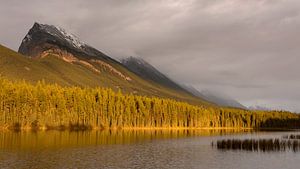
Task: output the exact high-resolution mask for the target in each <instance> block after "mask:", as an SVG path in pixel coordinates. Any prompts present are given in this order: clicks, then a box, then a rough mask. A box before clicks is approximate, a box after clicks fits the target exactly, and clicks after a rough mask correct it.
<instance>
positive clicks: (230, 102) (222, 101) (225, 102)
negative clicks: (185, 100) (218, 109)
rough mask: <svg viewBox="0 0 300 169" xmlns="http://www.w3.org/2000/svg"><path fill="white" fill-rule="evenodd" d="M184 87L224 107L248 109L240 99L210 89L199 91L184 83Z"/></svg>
mask: <svg viewBox="0 0 300 169" xmlns="http://www.w3.org/2000/svg"><path fill="white" fill-rule="evenodd" d="M182 86H183V88H185V89H186V90H188V91H189V92H190V93H192V94H194V95H195V96H198V97H200V98H202V99H205V100H207V101H209V102H212V103H215V104H217V105H219V106H224V107H235V108H241V109H247V107H245V106H244V105H242V104H241V103H239V102H238V101H236V100H234V99H232V98H230V97H228V96H226V95H224V94H220V93H217V92H212V91H209V90H204V91H201V92H200V91H198V90H197V89H195V88H194V87H192V86H187V85H182Z"/></svg>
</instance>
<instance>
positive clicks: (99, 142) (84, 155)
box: [0, 130, 300, 169]
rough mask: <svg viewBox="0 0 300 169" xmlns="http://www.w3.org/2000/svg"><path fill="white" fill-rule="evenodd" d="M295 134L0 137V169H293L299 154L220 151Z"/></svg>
mask: <svg viewBox="0 0 300 169" xmlns="http://www.w3.org/2000/svg"><path fill="white" fill-rule="evenodd" d="M295 133H296V132H262V131H261V132H254V131H233V130H135V131H130V130H120V131H84V132H70V131H39V132H32V131H22V132H13V131H2V132H0V168H21V169H22V168H24V169H25V168H26V169H27V168H41V169H47V168H153V169H157V168H166V169H169V168H170V169H173V168H187V169H193V168H200V169H219V168H220V169H254V168H257V169H282V168H284V169H295V168H298V167H299V160H300V153H299V152H296V153H295V152H292V151H281V152H249V151H230V150H226V151H224V150H218V149H216V148H215V147H212V145H211V143H212V141H217V140H219V139H228V138H237V139H241V138H282V136H284V135H287V134H295Z"/></svg>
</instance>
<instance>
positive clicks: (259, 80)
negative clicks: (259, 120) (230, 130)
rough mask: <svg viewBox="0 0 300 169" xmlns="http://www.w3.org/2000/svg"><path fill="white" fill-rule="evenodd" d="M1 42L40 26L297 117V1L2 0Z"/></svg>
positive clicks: (13, 44)
mask: <svg viewBox="0 0 300 169" xmlns="http://www.w3.org/2000/svg"><path fill="white" fill-rule="evenodd" d="M0 4H1V6H0V43H1V44H4V45H5V46H7V47H10V48H12V49H14V50H17V49H18V46H19V44H20V42H21V40H22V39H23V37H24V36H25V34H26V33H27V31H28V30H29V29H30V28H31V27H32V25H33V23H34V22H35V21H37V22H40V23H46V24H53V25H57V26H60V27H63V28H65V29H66V30H68V31H69V32H71V33H73V34H75V35H77V36H78V37H79V38H80V39H81V40H82V41H84V42H86V43H88V44H90V45H91V46H94V47H95V48H97V49H99V50H100V51H102V52H104V53H106V54H108V55H110V56H111V57H113V58H116V59H118V58H122V57H127V56H139V57H142V58H144V59H145V60H146V61H148V62H150V63H151V64H153V65H154V66H155V67H157V68H158V69H159V70H161V71H162V72H163V73H165V74H167V75H168V76H169V77H171V78H173V79H175V80H177V81H179V82H182V83H185V84H190V85H193V86H194V87H196V88H198V89H199V90H204V89H209V90H213V91H216V92H221V93H223V94H226V95H228V96H230V97H232V98H235V99H237V100H238V101H240V102H241V103H242V104H244V105H246V106H251V105H262V106H267V107H272V108H276V109H288V110H292V111H298V112H300V55H299V54H300V1H299V0H194V1H193V0H182V1H171V0H170V1H168V0H166V1H155V0H151V1H150V0H148V1H146V0H144V1H138V0H136V1H126V0H115V1H112V0H107V1H99V0H89V1H86V0H72V1H66V0H65V1H61V0H49V1H40V0H26V1H20V0H0Z"/></svg>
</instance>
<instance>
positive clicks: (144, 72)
mask: <svg viewBox="0 0 300 169" xmlns="http://www.w3.org/2000/svg"><path fill="white" fill-rule="evenodd" d="M121 63H122V64H123V65H125V66H126V67H127V69H129V70H131V71H132V72H133V73H135V74H137V75H138V76H140V77H142V78H143V79H146V80H148V81H152V82H155V83H158V84H160V85H162V86H165V87H168V88H172V89H175V90H181V91H184V92H186V91H185V89H183V88H182V87H181V86H180V85H178V84H177V83H175V82H174V81H173V80H171V79H170V78H168V77H167V76H166V75H164V74H162V73H161V72H160V71H159V70H157V69H156V68H155V67H154V66H152V65H151V64H149V63H148V62H146V61H145V60H143V59H142V58H137V57H132V56H131V57H128V58H125V59H122V60H121Z"/></svg>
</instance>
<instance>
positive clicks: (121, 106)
mask: <svg viewBox="0 0 300 169" xmlns="http://www.w3.org/2000/svg"><path fill="white" fill-rule="evenodd" d="M273 119H274V121H272V120H273ZM278 119H280V121H278ZM283 121H284V122H292V124H291V126H294V127H296V125H298V126H300V125H299V124H300V123H299V121H300V120H299V115H298V114H294V113H290V112H281V111H272V112H254V111H247V110H241V109H230V108H214V107H201V106H195V105H190V104H188V103H184V102H179V101H175V100H171V99H162V98H156V97H144V96H136V95H131V94H130V95H125V94H122V93H121V92H120V91H119V92H114V91H113V90H111V89H106V88H80V87H61V86H59V85H53V84H46V83H44V82H39V83H37V84H36V85H31V84H29V83H26V82H17V83H14V82H11V81H8V80H6V79H3V78H0V127H2V128H14V129H19V128H34V129H40V128H45V129H67V128H68V129H74V130H77V129H89V128H99V129H100V128H206V127H234V128H258V127H265V126H266V127H278V126H281V125H282V122H283ZM277 123H278V124H277ZM279 124H280V125H279ZM264 125H265V126H264ZM277 125H278V126H277Z"/></svg>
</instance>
